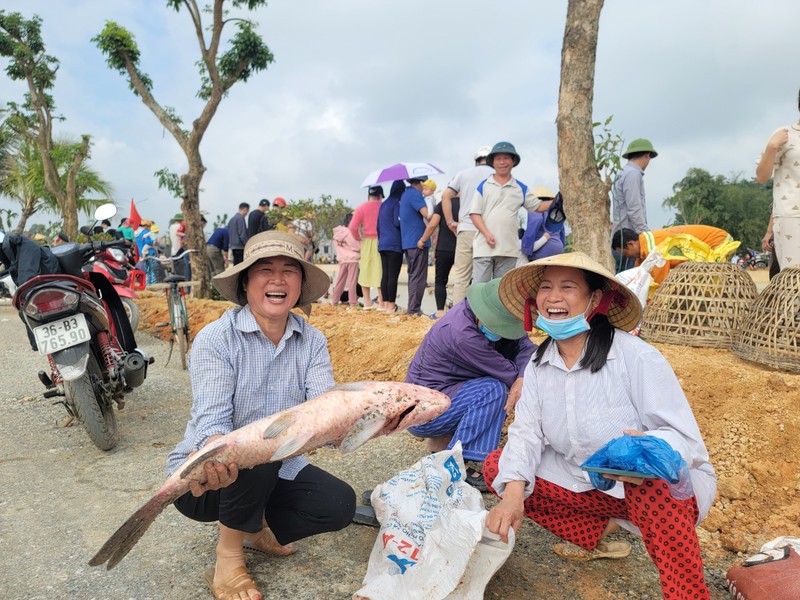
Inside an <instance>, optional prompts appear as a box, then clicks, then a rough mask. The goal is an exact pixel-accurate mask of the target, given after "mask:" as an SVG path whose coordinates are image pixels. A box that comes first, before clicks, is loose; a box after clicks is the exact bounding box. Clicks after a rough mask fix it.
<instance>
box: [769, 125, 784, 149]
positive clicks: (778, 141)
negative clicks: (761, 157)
mask: <svg viewBox="0 0 800 600" xmlns="http://www.w3.org/2000/svg"><path fill="white" fill-rule="evenodd" d="M788 141H789V128H788V127H782V128H780V129H779V130H778V131H776V132H775V133H773V134H772V135H771V136H770V138H769V141H768V142H767V146H768V147H770V148H772V149H774V150H778V149H779V148H780V147H781V146H783V145H784V144H785V143H786V142H788Z"/></svg>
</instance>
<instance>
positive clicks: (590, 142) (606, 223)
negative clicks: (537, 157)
mask: <svg viewBox="0 0 800 600" xmlns="http://www.w3.org/2000/svg"><path fill="white" fill-rule="evenodd" d="M602 8H603V0H569V1H568V3H567V21H566V25H565V27H564V42H563V46H562V48H561V85H560V88H559V94H558V115H557V117H556V128H557V132H558V178H559V187H560V189H561V191H562V194H563V195H564V199H565V200H564V208H565V210H566V211H567V214H568V217H569V222H570V226H571V227H572V232H573V237H574V240H575V244H574V249H575V250H580V251H581V252H585V253H586V254H588V255H589V256H591V257H592V258H594V259H595V260H597V261H598V262H600V263H601V264H605V265H606V266H609V267H611V266H612V265H613V261H612V258H611V248H610V244H609V240H610V236H611V219H610V205H609V201H608V192H609V190H610V189H611V183H612V181H611V179H610V178H607V179H606V180H605V181H604V180H603V179H602V178H601V176H600V170H599V169H598V163H597V159H598V156H600V155H601V154H602V153H603V152H605V153H608V149H607V148H606V149H605V150H604V149H603V145H602V141H601V144H600V145H599V146H598V147H597V148H596V145H595V140H594V136H593V134H592V130H593V126H594V125H595V124H594V123H593V120H592V101H593V98H594V70H595V61H596V51H597V36H598V30H599V27H600V11H601V10H602ZM606 125H608V122H606ZM596 151H597V152H598V153H599V154H597V155H596Z"/></svg>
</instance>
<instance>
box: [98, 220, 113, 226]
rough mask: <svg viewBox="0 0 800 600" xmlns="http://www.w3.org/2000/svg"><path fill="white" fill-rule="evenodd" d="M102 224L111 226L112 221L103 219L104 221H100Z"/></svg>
mask: <svg viewBox="0 0 800 600" xmlns="http://www.w3.org/2000/svg"><path fill="white" fill-rule="evenodd" d="M100 224H101V225H108V226H109V227H111V221H109V220H108V219H103V220H102V221H100Z"/></svg>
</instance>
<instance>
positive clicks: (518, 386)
mask: <svg viewBox="0 0 800 600" xmlns="http://www.w3.org/2000/svg"><path fill="white" fill-rule="evenodd" d="M520 396H522V377H518V378H517V380H516V381H515V382H514V383H513V384H512V385H511V389H510V390H508V399H507V400H506V406H505V411H506V414H507V415H510V414H511V412H512V411H513V410H514V407H515V406H516V405H517V402H519V399H520Z"/></svg>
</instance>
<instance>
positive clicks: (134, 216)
mask: <svg viewBox="0 0 800 600" xmlns="http://www.w3.org/2000/svg"><path fill="white" fill-rule="evenodd" d="M141 222H142V217H141V215H139V211H138V210H136V204H134V203H133V198H131V214H130V216H129V217H128V223H129V225H130V227H131V229H133V230H134V231H136V229H137V228H138V227H139V224H140V223H141Z"/></svg>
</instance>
